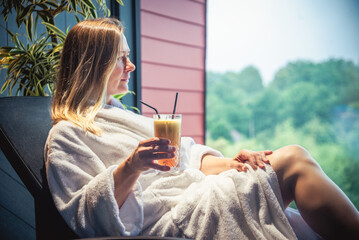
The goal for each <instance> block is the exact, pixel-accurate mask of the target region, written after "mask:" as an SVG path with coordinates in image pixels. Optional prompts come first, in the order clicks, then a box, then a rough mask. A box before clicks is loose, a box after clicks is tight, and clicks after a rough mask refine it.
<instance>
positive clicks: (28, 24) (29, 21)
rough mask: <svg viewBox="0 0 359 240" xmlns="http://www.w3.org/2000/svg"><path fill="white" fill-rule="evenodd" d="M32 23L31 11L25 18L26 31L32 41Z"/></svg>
mask: <svg viewBox="0 0 359 240" xmlns="http://www.w3.org/2000/svg"><path fill="white" fill-rule="evenodd" d="M32 25H33V19H32V13H31V14H30V15H29V17H28V19H27V20H26V33H27V36H28V37H29V39H30V41H31V42H32Z"/></svg>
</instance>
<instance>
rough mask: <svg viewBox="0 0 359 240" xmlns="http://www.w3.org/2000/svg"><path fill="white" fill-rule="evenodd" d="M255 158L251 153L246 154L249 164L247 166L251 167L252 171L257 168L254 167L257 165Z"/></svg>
mask: <svg viewBox="0 0 359 240" xmlns="http://www.w3.org/2000/svg"><path fill="white" fill-rule="evenodd" d="M255 156H256V155H255V154H253V153H250V154H248V163H249V165H251V167H252V168H253V169H254V170H255V169H257V166H256V164H257V159H256V157H255Z"/></svg>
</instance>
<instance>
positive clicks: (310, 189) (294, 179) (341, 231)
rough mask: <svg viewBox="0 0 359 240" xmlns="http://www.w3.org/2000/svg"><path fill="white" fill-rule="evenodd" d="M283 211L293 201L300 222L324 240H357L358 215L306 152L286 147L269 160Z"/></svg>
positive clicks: (358, 228)
mask: <svg viewBox="0 0 359 240" xmlns="http://www.w3.org/2000/svg"><path fill="white" fill-rule="evenodd" d="M268 158H269V160H270V162H271V165H272V167H273V169H274V171H275V172H276V174H277V177H278V181H279V185H280V188H281V193H282V197H283V202H284V205H285V207H287V206H288V205H289V203H290V202H292V201H293V200H294V201H295V202H296V205H297V207H298V210H299V212H300V214H301V215H302V217H303V219H304V220H305V221H306V222H307V223H308V225H309V226H311V228H312V229H313V230H314V231H316V232H317V233H318V234H319V235H321V236H322V237H323V238H325V239H359V212H358V210H357V209H356V208H355V207H354V205H353V204H352V203H351V202H350V200H349V199H348V198H347V197H346V195H345V194H344V193H343V192H342V191H341V190H340V189H339V188H338V187H337V186H336V185H335V184H334V183H333V182H332V181H331V180H330V179H329V178H328V177H327V176H326V175H325V173H324V172H323V171H322V169H321V168H320V166H319V165H318V163H317V162H316V161H315V160H314V159H313V158H312V157H311V156H310V154H309V153H308V151H306V150H305V149H304V148H302V147H300V146H294V145H293V146H287V147H284V148H281V149H278V150H276V151H274V152H273V154H272V155H270V156H268Z"/></svg>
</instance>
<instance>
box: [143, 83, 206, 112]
mask: <svg viewBox="0 0 359 240" xmlns="http://www.w3.org/2000/svg"><path fill="white" fill-rule="evenodd" d="M175 97H176V91H175V90H171V91H170V90H158V89H146V88H142V101H144V102H145V103H148V104H149V105H151V106H153V107H155V108H156V109H157V110H158V111H159V112H160V113H172V112H173V106H174V101H175ZM203 106H204V95H203V93H197V92H181V91H178V99H177V107H176V112H177V113H182V114H184V113H195V114H203V113H204V108H203ZM142 112H143V113H151V114H152V113H153V112H154V111H153V110H152V109H150V108H148V107H146V106H142Z"/></svg>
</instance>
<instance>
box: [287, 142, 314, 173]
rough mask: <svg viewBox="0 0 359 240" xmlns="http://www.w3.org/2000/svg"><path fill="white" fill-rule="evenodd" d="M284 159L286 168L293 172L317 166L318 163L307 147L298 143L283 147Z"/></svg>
mask: <svg viewBox="0 0 359 240" xmlns="http://www.w3.org/2000/svg"><path fill="white" fill-rule="evenodd" d="M283 150H284V152H285V153H284V161H285V164H286V165H287V167H288V168H290V169H291V170H292V171H294V172H302V171H306V170H308V168H318V169H320V166H319V164H318V163H317V162H316V161H315V160H314V158H313V157H312V156H311V155H310V153H309V152H308V150H307V149H305V148H304V147H302V146H300V145H290V146H286V147H284V148H283Z"/></svg>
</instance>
